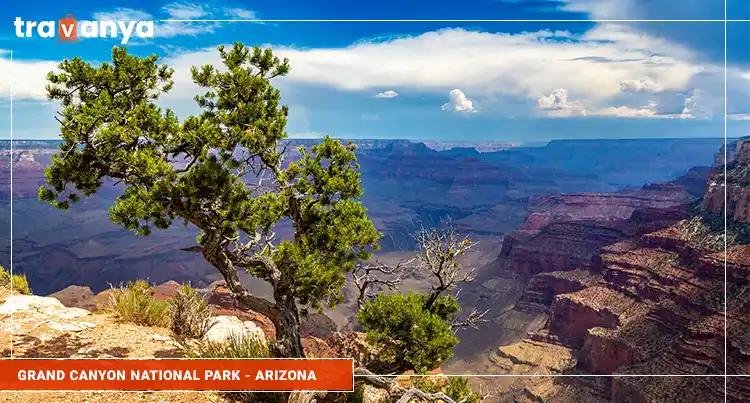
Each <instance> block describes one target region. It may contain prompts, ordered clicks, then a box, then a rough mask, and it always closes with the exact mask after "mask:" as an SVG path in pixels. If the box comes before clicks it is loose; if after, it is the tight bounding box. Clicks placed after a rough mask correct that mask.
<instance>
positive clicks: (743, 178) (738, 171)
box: [702, 137, 750, 223]
mask: <svg viewBox="0 0 750 403" xmlns="http://www.w3.org/2000/svg"><path fill="white" fill-rule="evenodd" d="M725 153H726V164H725V163H724V155H725ZM725 169H726V175H725V174H724V170H725ZM725 187H726V199H727V200H726V201H727V205H726V206H725V205H724V199H725V197H724V193H725ZM702 207H703V209H704V210H706V211H709V212H711V213H714V214H722V213H723V212H724V209H725V208H726V210H727V213H728V215H729V216H730V217H732V219H733V220H735V221H738V222H743V223H750V137H744V138H741V139H739V140H737V141H735V142H733V143H730V144H729V145H727V148H726V150H724V149H722V150H721V152H719V153H718V154H716V162H715V164H714V167H713V168H712V170H711V179H710V180H709V184H708V190H707V192H706V196H705V197H704V199H703V204H702Z"/></svg>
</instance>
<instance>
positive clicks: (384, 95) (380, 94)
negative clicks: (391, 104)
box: [375, 90, 398, 98]
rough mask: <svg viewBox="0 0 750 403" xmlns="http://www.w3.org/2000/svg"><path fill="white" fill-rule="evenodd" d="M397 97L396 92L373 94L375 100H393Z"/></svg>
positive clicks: (388, 91)
mask: <svg viewBox="0 0 750 403" xmlns="http://www.w3.org/2000/svg"><path fill="white" fill-rule="evenodd" d="M397 96H398V92H396V91H393V90H387V91H383V92H379V93H377V94H375V98H394V97H397Z"/></svg>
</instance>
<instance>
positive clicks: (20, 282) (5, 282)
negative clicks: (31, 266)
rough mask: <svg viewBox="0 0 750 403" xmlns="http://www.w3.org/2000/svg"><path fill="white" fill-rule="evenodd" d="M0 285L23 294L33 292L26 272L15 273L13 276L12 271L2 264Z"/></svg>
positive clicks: (0, 267)
mask: <svg viewBox="0 0 750 403" xmlns="http://www.w3.org/2000/svg"><path fill="white" fill-rule="evenodd" d="M0 287H3V288H5V287H9V288H12V289H13V292H14V293H18V294H23V295H31V293H32V292H31V288H29V282H28V280H27V279H26V275H25V274H13V275H12V276H11V274H10V272H9V271H7V270H5V268H4V267H2V266H0Z"/></svg>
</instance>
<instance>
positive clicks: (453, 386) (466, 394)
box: [443, 376, 482, 403]
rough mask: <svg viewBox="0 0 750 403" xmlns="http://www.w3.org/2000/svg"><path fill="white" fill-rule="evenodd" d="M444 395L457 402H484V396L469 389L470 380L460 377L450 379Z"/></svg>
mask: <svg viewBox="0 0 750 403" xmlns="http://www.w3.org/2000/svg"><path fill="white" fill-rule="evenodd" d="M443 393H445V394H446V395H448V397H450V398H451V399H453V400H454V401H456V402H460V401H462V400H464V401H465V402H466V403H477V402H479V401H481V400H482V396H481V395H480V394H479V393H475V392H474V391H472V390H471V387H469V379H468V378H463V377H459V376H452V377H450V379H449V380H448V385H446V386H445V390H444V392H443Z"/></svg>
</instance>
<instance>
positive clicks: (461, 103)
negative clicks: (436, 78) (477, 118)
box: [443, 89, 475, 112]
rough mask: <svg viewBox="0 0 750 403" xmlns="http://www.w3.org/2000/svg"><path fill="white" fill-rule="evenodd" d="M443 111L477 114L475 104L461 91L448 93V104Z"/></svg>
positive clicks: (456, 90) (455, 90)
mask: <svg viewBox="0 0 750 403" xmlns="http://www.w3.org/2000/svg"><path fill="white" fill-rule="evenodd" d="M443 110H444V111H452V112H475V110H474V104H473V103H472V102H471V100H470V99H469V98H467V97H466V94H464V92H463V91H461V90H459V89H454V90H451V92H450V93H448V103H447V104H444V105H443Z"/></svg>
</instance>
